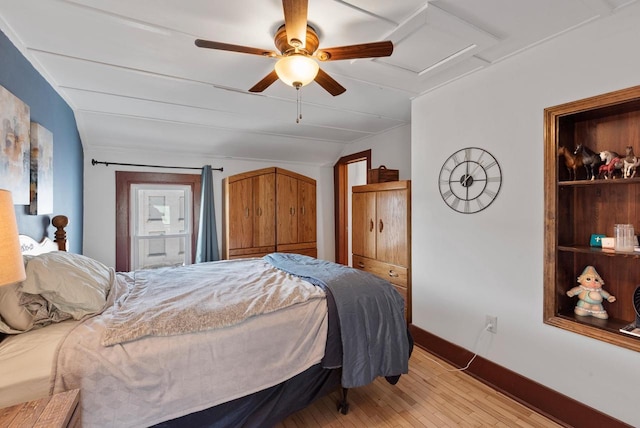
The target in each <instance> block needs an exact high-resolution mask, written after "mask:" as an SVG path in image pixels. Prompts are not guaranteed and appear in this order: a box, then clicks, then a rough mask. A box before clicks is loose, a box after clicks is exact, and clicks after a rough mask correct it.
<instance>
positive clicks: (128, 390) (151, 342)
mask: <svg viewBox="0 0 640 428" xmlns="http://www.w3.org/2000/svg"><path fill="white" fill-rule="evenodd" d="M219 264H220V265H222V268H221V269H223V270H227V268H228V269H229V271H231V270H236V271H237V272H238V273H237V274H232V273H231V272H228V275H227V276H224V277H220V278H218V279H219V281H221V283H222V284H223V285H224V286H225V287H228V288H233V286H234V284H235V286H238V287H241V284H245V283H247V282H254V283H257V284H262V285H263V286H264V287H265V289H267V294H271V291H270V290H271V288H272V287H271V286H273V285H275V284H280V283H281V282H284V283H285V285H283V287H285V289H288V288H290V287H291V288H302V289H305V290H306V291H305V293H309V295H316V292H317V288H315V287H314V286H312V285H311V284H309V283H307V282H305V281H303V280H300V279H299V278H297V277H293V276H291V275H286V274H284V273H283V272H281V271H278V270H277V269H275V268H273V267H271V266H270V265H268V264H267V263H265V262H264V261H262V260H261V259H251V260H241V261H240V260H239V261H232V262H220V263H219ZM232 268H233V269H232ZM283 275H284V276H283ZM127 278H128V279H127ZM129 280H130V277H127V276H123V275H119V278H118V281H117V283H116V284H114V292H113V293H112V294H111V295H110V299H111V301H112V302H115V301H118V302H120V304H122V303H123V302H126V299H125V300H123V297H124V296H126V295H127V293H128V291H129V285H130V284H128V281H129ZM269 284H270V285H269ZM256 287H258V286H257V285H256ZM258 288H259V287H258ZM148 289H149V287H147V290H148ZM196 294H197V293H196ZM219 297H220V298H223V299H227V300H229V299H230V300H233V299H231V298H229V297H225V296H219ZM274 298H275V297H274ZM267 300H268V299H267ZM276 300H280V298H277V299H276ZM284 300H285V301H287V299H284ZM258 301H259V302H260V303H256V305H257V306H263V305H264V299H258ZM250 306H251V305H250ZM115 307H116V306H115V305H113V306H111V307H109V309H107V310H106V311H105V312H104V313H102V314H101V315H98V316H95V317H93V318H90V319H88V320H85V321H84V322H82V323H80V324H79V325H78V327H76V328H75V329H74V330H73V331H72V332H71V333H69V335H68V336H67V337H66V339H65V340H64V343H63V344H62V346H61V347H60V349H59V352H58V358H57V365H56V368H55V373H54V374H53V377H52V392H59V391H63V390H67V389H70V388H81V390H82V393H81V398H80V409H81V417H82V421H83V426H85V427H141V426H149V425H153V424H156V423H158V422H161V421H164V420H168V419H173V418H176V417H179V416H183V415H185V414H189V413H192V412H195V411H199V410H203V409H205V408H208V407H211V406H214V405H216V404H220V403H223V402H226V401H229V400H232V399H235V398H238V397H242V396H245V395H248V394H250V393H253V392H257V391H259V390H262V389H265V388H268V387H270V386H273V385H276V384H278V383H280V382H282V381H284V380H286V379H289V378H290V377H292V376H294V375H296V374H298V373H301V372H303V371H304V370H306V369H307V368H309V367H311V366H312V365H314V364H317V363H319V362H320V360H321V359H322V357H323V355H324V348H325V343H326V334H327V306H326V299H324V298H310V299H308V300H306V301H303V302H299V303H295V304H291V305H288V306H286V307H285V308H284V309H280V310H275V311H272V312H269V313H264V314H262V315H256V316H250V317H248V318H246V319H245V320H244V321H242V322H238V323H236V324H234V325H230V326H227V327H223V328H217V329H206V330H202V331H199V332H193V333H186V334H177V335H173V336H146V337H142V338H140V339H137V340H132V341H129V342H124V343H120V344H116V345H113V346H102V345H101V341H102V336H103V333H104V332H105V331H106V329H107V328H108V327H113V325H114V320H116V319H118V315H117V314H116V312H115ZM152 311H153V310H152Z"/></svg>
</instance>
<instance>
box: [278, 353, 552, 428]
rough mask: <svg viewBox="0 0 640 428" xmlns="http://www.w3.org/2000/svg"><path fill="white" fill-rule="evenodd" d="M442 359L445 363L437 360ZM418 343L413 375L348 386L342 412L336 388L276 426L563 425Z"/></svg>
mask: <svg viewBox="0 0 640 428" xmlns="http://www.w3.org/2000/svg"><path fill="white" fill-rule="evenodd" d="M432 360H436V361H438V362H439V363H440V364H441V365H442V366H444V367H442V366H440V365H438V364H437V363H435V362H433V361H432ZM447 369H449V370H452V369H454V367H453V366H450V365H449V364H447V363H445V362H444V361H442V360H439V359H438V358H436V357H434V356H433V355H431V354H429V353H428V352H426V351H424V350H423V349H420V348H418V347H417V346H416V347H415V348H414V350H413V354H412V355H411V360H410V361H409V374H407V375H403V376H402V377H401V378H400V382H398V383H397V384H396V385H395V386H394V385H390V384H388V383H387V381H386V380H384V379H382V378H379V379H377V380H376V381H375V382H373V383H372V384H370V385H367V386H365V387H362V388H355V389H352V390H350V391H349V394H348V399H349V403H350V410H349V413H348V414H347V415H343V414H341V413H339V412H338V411H337V409H336V403H337V401H338V399H339V397H340V393H339V392H338V391H336V392H334V393H331V394H330V395H328V396H326V397H324V398H322V399H320V400H318V401H316V402H315V403H314V404H313V405H311V406H310V407H307V408H306V409H304V410H302V411H300V412H298V413H295V414H294V415H292V416H290V417H289V418H287V419H285V420H284V421H283V422H281V423H280V424H278V425H277V426H276V427H277V428H302V427H305V428H307V427H351V428H356V427H357V428H361V427H367V428H373V427H384V428H391V427H451V428H453V427H456V428H457V427H503V428H506V427H540V428H547V427H560V426H561V425H558V424H556V423H554V422H552V421H550V420H549V419H547V418H545V417H544V416H541V415H539V414H537V413H535V412H533V411H531V410H530V409H528V408H527V407H525V406H523V405H521V404H519V403H517V402H515V401H513V400H511V399H510V398H507V397H506V396H505V395H503V394H501V393H499V392H496V391H495V390H493V389H491V388H489V387H488V386H486V385H484V384H483V383H481V382H479V381H477V380H475V379H474V378H472V377H471V376H469V375H467V374H466V373H464V372H458V371H447Z"/></svg>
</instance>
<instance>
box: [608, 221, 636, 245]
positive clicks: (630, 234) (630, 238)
mask: <svg viewBox="0 0 640 428" xmlns="http://www.w3.org/2000/svg"><path fill="white" fill-rule="evenodd" d="M613 236H614V238H615V247H614V248H615V250H616V251H633V247H634V245H635V242H636V236H635V231H634V229H633V225H632V224H616V225H615V226H614V227H613Z"/></svg>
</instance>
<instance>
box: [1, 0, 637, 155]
mask: <svg viewBox="0 0 640 428" xmlns="http://www.w3.org/2000/svg"><path fill="white" fill-rule="evenodd" d="M634 1H635V0H631V1H630V0H437V1H436V0H434V1H429V2H427V1H425V0H396V1H389V0H309V9H308V14H309V23H310V24H311V25H312V26H314V28H315V29H316V30H317V31H318V34H319V37H320V47H321V48H323V47H324V48H328V47H335V46H343V45H351V44H359V43H366V42H373V41H381V40H391V41H393V43H394V52H393V55H392V56H391V57H387V58H379V59H365V60H356V61H333V62H327V63H322V64H321V67H322V69H323V70H325V71H326V72H327V73H329V74H330V75H331V76H332V77H333V78H334V79H336V80H337V81H338V82H339V83H340V84H342V86H344V87H345V88H346V89H347V91H346V92H345V93H344V94H342V95H339V96H337V97H332V96H331V95H329V94H328V93H327V92H325V91H324V90H323V89H322V88H321V87H320V86H319V85H317V84H316V83H311V84H310V85H308V86H305V87H304V88H302V90H301V91H300V92H301V95H302V101H303V106H302V114H303V118H302V121H301V122H300V123H296V91H295V89H293V88H291V87H288V86H285V85H284V84H283V83H281V82H280V81H278V82H276V83H274V84H273V85H271V86H270V87H269V88H268V89H267V90H265V91H264V92H262V93H260V94H252V93H249V92H247V90H248V89H249V88H250V87H252V86H253V85H254V84H255V83H257V82H258V81H259V80H260V79H262V78H263V77H264V76H265V75H266V74H268V73H269V72H270V71H271V70H272V69H273V65H274V60H273V59H270V58H265V57H260V56H256V55H248V54H242V53H235V52H224V51H214V50H210V49H201V48H197V47H196V46H195V45H194V40H195V39H196V38H202V39H207V40H214V41H218V42H224V43H231V44H236V45H243V46H250V47H256V48H260V49H267V50H275V47H274V45H273V35H274V33H275V31H276V29H277V28H278V27H279V26H280V25H281V24H282V23H283V11H282V3H281V1H280V0H234V1H226V0H0V29H1V30H2V31H3V32H4V33H5V34H6V35H7V36H8V37H9V38H10V39H11V40H12V41H13V42H14V44H16V46H17V47H18V48H19V49H20V50H21V51H22V52H23V54H24V55H25V56H26V57H27V58H28V59H29V60H30V61H31V62H32V63H33V64H34V66H35V67H36V68H37V69H38V70H39V71H40V72H41V73H42V74H43V75H44V76H45V78H46V79H47V80H48V81H49V82H50V83H51V84H52V85H53V86H54V88H55V89H56V90H57V91H58V92H59V93H60V94H61V95H62V97H64V99H65V100H66V101H67V102H68V103H69V104H70V105H71V107H72V108H73V110H74V112H75V115H76V119H77V122H78V128H79V131H80V136H81V139H82V142H83V145H84V147H85V150H87V149H89V150H91V149H99V150H108V149H116V150H118V151H121V150H122V149H131V148H135V149H139V150H153V151H165V152H169V153H183V152H189V153H191V154H199V155H202V156H208V157H232V158H242V159H264V160H278V161H286V162H303V163H309V164H315V165H332V164H333V163H334V162H335V161H336V160H337V159H338V158H339V157H340V156H341V154H342V153H343V151H344V150H345V149H346V146H347V145H349V144H350V143H352V142H354V141H358V140H360V139H363V138H367V137H370V136H372V135H375V134H379V133H383V132H385V131H387V130H390V129H393V128H395V127H399V126H403V125H405V124H408V123H410V121H411V99H412V98H414V97H416V96H418V95H420V94H422V93H425V92H428V91H430V90H433V89H434V88H437V87H439V86H441V85H445V84H447V83H448V82H451V81H453V80H455V79H459V78H461V77H463V76H465V75H468V74H470V73H473V72H476V71H479V70H482V69H485V68H488V67H491V65H493V64H495V63H497V62H499V61H501V60H503V59H505V58H507V57H509V56H511V55H514V54H517V53H519V52H522V51H524V50H526V49H528V48H530V47H532V46H535V45H536V44H539V43H541V42H544V41H546V40H549V39H550V38H553V37H555V36H558V35H560V34H562V33H564V32H566V31H570V30H572V29H574V28H577V27H579V26H582V25H588V24H589V23H591V22H593V21H595V20H597V19H599V18H602V17H604V16H607V15H609V14H611V13H617V12H619V13H624V11H623V10H621V9H622V8H623V7H624V6H626V5H627V4H630V3H633V2H634ZM54 138H55V136H54ZM390 143H391V142H390Z"/></svg>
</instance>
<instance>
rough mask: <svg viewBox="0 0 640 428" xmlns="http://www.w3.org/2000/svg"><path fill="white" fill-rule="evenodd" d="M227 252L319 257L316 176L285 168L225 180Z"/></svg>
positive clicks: (224, 249)
mask: <svg viewBox="0 0 640 428" xmlns="http://www.w3.org/2000/svg"><path fill="white" fill-rule="evenodd" d="M223 193H224V194H223V208H222V209H223V219H222V220H223V224H222V227H223V234H222V257H223V258H224V259H235V258H242V257H261V256H264V255H266V254H269V253H272V252H274V251H278V252H286V253H298V254H304V255H308V256H312V257H317V253H318V251H317V244H316V229H317V226H316V181H315V180H314V179H312V178H309V177H306V176H304V175H301V174H297V173H295V172H292V171H287V170H286V169H282V168H275V167H273V168H263V169H259V170H255V171H249V172H244V173H242V174H237V175H232V176H229V177H227V178H225V179H224V180H223Z"/></svg>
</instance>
